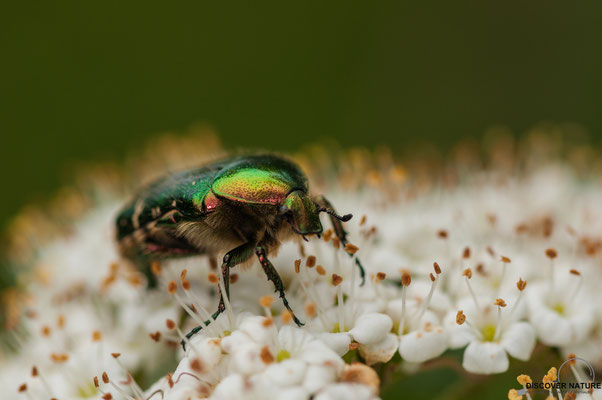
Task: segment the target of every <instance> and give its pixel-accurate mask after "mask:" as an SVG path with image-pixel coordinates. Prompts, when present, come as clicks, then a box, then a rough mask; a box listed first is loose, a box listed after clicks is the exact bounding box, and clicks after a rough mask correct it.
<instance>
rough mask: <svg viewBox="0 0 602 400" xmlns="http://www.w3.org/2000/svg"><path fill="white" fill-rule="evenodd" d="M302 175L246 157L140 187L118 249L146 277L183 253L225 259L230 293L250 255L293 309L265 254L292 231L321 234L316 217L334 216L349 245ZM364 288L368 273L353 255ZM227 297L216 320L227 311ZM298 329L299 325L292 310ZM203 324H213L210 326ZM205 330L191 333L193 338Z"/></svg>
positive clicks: (265, 157) (271, 159) (120, 227)
mask: <svg viewBox="0 0 602 400" xmlns="http://www.w3.org/2000/svg"><path fill="white" fill-rule="evenodd" d="M308 189H309V188H308V183H307V178H306V176H305V174H304V173H303V172H302V171H301V169H300V168H299V166H298V165H297V164H295V163H293V162H291V161H289V160H287V159H284V158H282V157H279V156H276V155H272V154H262V155H245V156H236V157H230V158H226V159H223V160H221V161H217V162H214V163H211V164H208V165H205V166H203V167H200V168H197V169H192V170H187V171H183V172H180V173H176V174H172V175H169V176H167V177H165V178H163V179H161V180H159V181H157V182H155V183H153V184H151V185H150V186H148V187H147V188H145V189H144V190H142V191H141V192H140V193H139V194H138V195H137V196H136V197H135V198H134V199H133V200H132V201H131V202H130V203H129V204H128V205H127V206H126V207H125V208H124V209H123V210H122V211H121V212H120V214H119V216H118V217H117V242H118V247H119V251H120V253H121V254H122V256H124V257H125V258H128V259H130V260H132V261H134V262H135V263H137V264H138V265H141V266H142V267H144V268H145V273H146V274H147V276H149V282H150V285H151V286H152V285H153V284H154V283H153V279H154V277H153V276H152V274H150V273H149V270H150V268H149V265H150V263H151V262H152V261H153V260H157V259H161V258H170V257H178V256H191V255H200V254H206V255H209V256H211V257H215V256H217V255H218V254H224V253H225V255H224V256H223V262H222V276H223V279H224V284H225V291H226V296H228V298H230V293H229V280H230V279H229V274H230V268H232V267H234V266H235V265H238V264H241V263H244V262H246V261H247V260H249V259H250V258H251V257H252V256H253V254H255V255H256V256H257V258H258V259H259V262H260V264H261V266H262V268H263V270H264V272H265V274H266V275H267V278H268V279H269V280H271V281H272V282H273V283H274V286H275V289H276V291H277V292H279V295H280V297H281V298H282V301H283V303H284V306H285V307H286V308H287V309H288V310H289V311H291V313H292V310H291V308H290V306H289V304H288V301H287V299H286V297H285V292H284V285H283V283H282V280H281V279H280V276H279V275H278V272H277V271H276V269H275V268H274V266H273V265H272V263H271V262H270V261H269V260H268V258H267V255H268V254H269V253H270V252H271V251H274V250H276V249H277V248H278V246H279V245H280V243H281V242H282V241H284V240H287V239H290V238H291V237H292V236H294V235H295V234H297V235H301V236H302V237H303V239H305V240H307V239H306V237H305V236H306V235H310V234H316V235H318V236H319V235H320V234H321V233H322V224H321V222H320V218H319V214H320V213H321V212H325V213H327V214H329V215H330V220H331V223H332V225H333V229H334V232H335V234H336V236H337V237H338V238H339V239H340V241H341V243H342V244H343V245H345V244H346V243H347V238H346V232H345V230H344V229H343V226H342V223H341V221H342V222H346V221H348V220H349V219H351V217H352V215H351V214H347V215H343V216H339V215H338V214H337V213H336V212H335V211H334V209H333V207H332V205H331V204H330V202H329V201H328V200H326V198H325V197H324V196H316V197H310V195H309V192H308ZM355 260H356V264H357V266H358V268H359V270H360V275H361V277H362V284H363V282H364V279H365V277H364V275H365V273H364V269H363V268H362V265H361V263H360V262H359V260H358V259H357V258H356V259H355ZM224 309H225V307H224V299H223V293H221V291H220V301H219V306H218V309H217V311H216V312H215V313H214V314H213V318H216V317H217V316H218V315H219V314H220V313H221V312H222V311H224ZM293 319H294V321H295V323H296V324H297V325H302V323H301V322H300V321H299V320H298V319H297V317H296V316H295V315H294V313H293ZM205 324H208V322H206V323H205ZM201 328H202V327H197V328H195V329H194V330H193V331H191V332H190V333H189V334H188V335H187V336H188V337H191V336H192V335H193V334H195V333H196V332H198V331H199V330H200V329H201Z"/></svg>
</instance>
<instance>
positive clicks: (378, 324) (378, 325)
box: [349, 313, 393, 344]
mask: <svg viewBox="0 0 602 400" xmlns="http://www.w3.org/2000/svg"><path fill="white" fill-rule="evenodd" d="M391 328H393V320H392V319H391V317H389V316H388V315H386V314H380V313H367V314H363V315H361V316H360V317H359V318H358V319H357V320H356V321H355V325H354V327H353V329H351V330H350V331H349V333H350V334H351V336H353V339H354V340H355V341H356V342H358V343H362V344H369V343H376V342H378V341H380V340H382V339H383V338H384V337H385V336H386V335H387V333H389V332H391Z"/></svg>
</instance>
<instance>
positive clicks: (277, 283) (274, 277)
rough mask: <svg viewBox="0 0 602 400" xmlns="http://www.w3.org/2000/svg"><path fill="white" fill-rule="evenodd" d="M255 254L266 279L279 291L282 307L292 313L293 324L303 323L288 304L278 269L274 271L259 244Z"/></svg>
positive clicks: (299, 324)
mask: <svg viewBox="0 0 602 400" xmlns="http://www.w3.org/2000/svg"><path fill="white" fill-rule="evenodd" d="M255 254H257V258H258V259H259V262H260V263H261V267H262V268H263V271H264V272H265V274H266V275H267V277H268V280H270V281H272V282H273V283H274V288H275V289H276V291H277V292H278V293H279V295H280V298H281V299H282V302H283V303H284V307H286V309H287V310H289V311H290V312H291V314H292V315H293V321H295V324H297V326H303V325H305V324H304V323H303V322H301V321H299V319H298V318H297V317H296V316H295V313H294V312H293V310H292V309H291V307H290V306H289V304H288V300H287V299H286V294H285V293H284V283H282V279H281V278H280V275H278V271H276V268H274V265H272V263H271V262H270V260H268V258H267V256H266V254H265V249H264V248H263V247H262V246H261V245H259V246H257V247H256V248H255Z"/></svg>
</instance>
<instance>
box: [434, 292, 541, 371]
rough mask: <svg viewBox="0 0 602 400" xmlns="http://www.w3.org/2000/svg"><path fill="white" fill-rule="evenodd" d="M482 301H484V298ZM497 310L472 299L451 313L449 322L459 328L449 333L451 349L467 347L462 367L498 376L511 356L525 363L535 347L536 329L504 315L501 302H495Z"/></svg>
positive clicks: (463, 302)
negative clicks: (476, 302)
mask: <svg viewBox="0 0 602 400" xmlns="http://www.w3.org/2000/svg"><path fill="white" fill-rule="evenodd" d="M481 300H483V299H481ZM495 303H496V308H497V313H496V312H495V309H494V308H493V307H492V306H490V305H485V306H480V307H476V306H475V305H474V303H473V299H464V300H462V301H460V302H459V304H458V305H459V307H460V308H461V310H460V311H458V313H456V314H454V313H453V312H451V313H450V314H449V315H448V316H447V317H446V321H447V323H448V324H449V325H451V324H453V323H456V324H458V325H460V326H458V327H457V328H452V329H451V330H450V343H451V346H452V347H463V346H465V345H466V344H468V346H467V347H466V350H465V351H464V358H463V361H462V366H463V367H464V369H466V370H467V371H469V372H472V373H476V374H495V373H501V372H504V371H506V370H507V369H508V366H509V360H508V354H509V355H511V356H512V357H514V358H517V359H519V360H523V361H526V360H528V359H529V358H530V357H531V353H532V351H533V348H534V347H535V330H534V329H533V327H532V326H531V325H530V324H528V323H527V322H520V321H515V320H514V319H513V316H512V315H511V311H510V315H505V313H503V312H502V308H503V307H505V306H506V304H505V302H504V301H503V300H502V299H498V300H496V302H495Z"/></svg>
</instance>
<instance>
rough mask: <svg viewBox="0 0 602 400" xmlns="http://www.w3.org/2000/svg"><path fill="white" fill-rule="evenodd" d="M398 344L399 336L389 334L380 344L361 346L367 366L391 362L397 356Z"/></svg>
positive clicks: (361, 352)
mask: <svg viewBox="0 0 602 400" xmlns="http://www.w3.org/2000/svg"><path fill="white" fill-rule="evenodd" d="M398 344H399V340H398V339H397V335H394V334H392V333H388V334H387V336H385V338H384V339H383V340H381V341H380V342H378V343H373V344H361V345H360V347H359V350H360V354H361V356H362V357H363V358H364V360H366V364H368V365H372V364H376V363H377V362H387V361H389V360H390V359H391V358H392V357H393V355H394V354H395V351H396V350H397V346H398Z"/></svg>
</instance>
